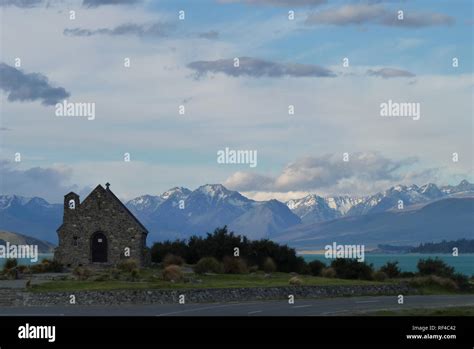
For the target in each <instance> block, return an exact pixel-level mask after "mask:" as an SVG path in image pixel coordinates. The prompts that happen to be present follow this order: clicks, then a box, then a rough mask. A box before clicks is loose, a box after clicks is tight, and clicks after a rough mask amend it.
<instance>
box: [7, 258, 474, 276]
mask: <svg viewBox="0 0 474 349" xmlns="http://www.w3.org/2000/svg"><path fill="white" fill-rule="evenodd" d="M302 257H303V258H304V259H305V260H306V261H307V262H311V261H313V260H315V259H317V260H320V261H321V262H324V263H325V264H330V263H331V260H328V259H326V258H325V257H324V255H321V254H317V255H316V254H314V255H303V256H302ZM429 257H432V258H434V257H439V258H441V259H442V260H443V261H445V262H446V263H447V264H449V265H450V266H452V267H454V269H456V271H457V272H459V273H462V274H466V275H469V276H470V275H474V253H470V254H461V255H459V256H458V257H454V256H452V255H450V254H421V253H416V254H414V253H413V254H369V253H367V254H366V255H365V261H366V262H367V263H372V264H373V265H374V267H375V268H379V267H381V266H382V265H384V264H385V263H387V261H398V266H399V268H400V269H401V270H402V271H412V272H416V271H417V269H416V264H417V263H418V261H419V260H420V259H421V258H425V259H426V258H429ZM45 258H48V259H52V258H53V255H52V254H40V255H39V257H38V261H41V260H43V259H45ZM4 263H5V259H0V267H2V266H3V264H4ZM19 264H25V265H28V264H32V263H31V261H30V260H24V259H20V260H19Z"/></svg>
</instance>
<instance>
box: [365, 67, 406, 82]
mask: <svg viewBox="0 0 474 349" xmlns="http://www.w3.org/2000/svg"><path fill="white" fill-rule="evenodd" d="M366 74H367V75H369V76H379V77H381V78H384V79H390V78H412V77H414V76H415V74H413V73H411V72H409V71H408V70H402V69H395V68H381V69H375V70H373V69H369V70H367V73H366Z"/></svg>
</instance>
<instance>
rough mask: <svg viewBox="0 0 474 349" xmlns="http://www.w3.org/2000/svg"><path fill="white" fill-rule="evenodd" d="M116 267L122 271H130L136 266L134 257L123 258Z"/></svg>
mask: <svg viewBox="0 0 474 349" xmlns="http://www.w3.org/2000/svg"><path fill="white" fill-rule="evenodd" d="M117 268H118V269H119V270H121V271H124V272H129V273H130V272H131V271H132V270H134V269H137V268H138V263H137V261H136V260H134V259H125V260H123V261H122V262H120V263H119V264H118V265H117Z"/></svg>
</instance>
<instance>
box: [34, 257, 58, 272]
mask: <svg viewBox="0 0 474 349" xmlns="http://www.w3.org/2000/svg"><path fill="white" fill-rule="evenodd" d="M29 270H30V272H32V273H33V274H39V273H61V272H62V271H63V265H62V264H61V263H58V262H57V261H55V260H52V261H51V260H49V259H43V260H42V261H41V263H37V264H33V265H31V266H30V267H29Z"/></svg>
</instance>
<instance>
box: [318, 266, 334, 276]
mask: <svg viewBox="0 0 474 349" xmlns="http://www.w3.org/2000/svg"><path fill="white" fill-rule="evenodd" d="M321 276H322V277H325V278H335V277H336V271H335V270H334V268H331V267H329V268H324V269H323V270H322V271H321Z"/></svg>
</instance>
